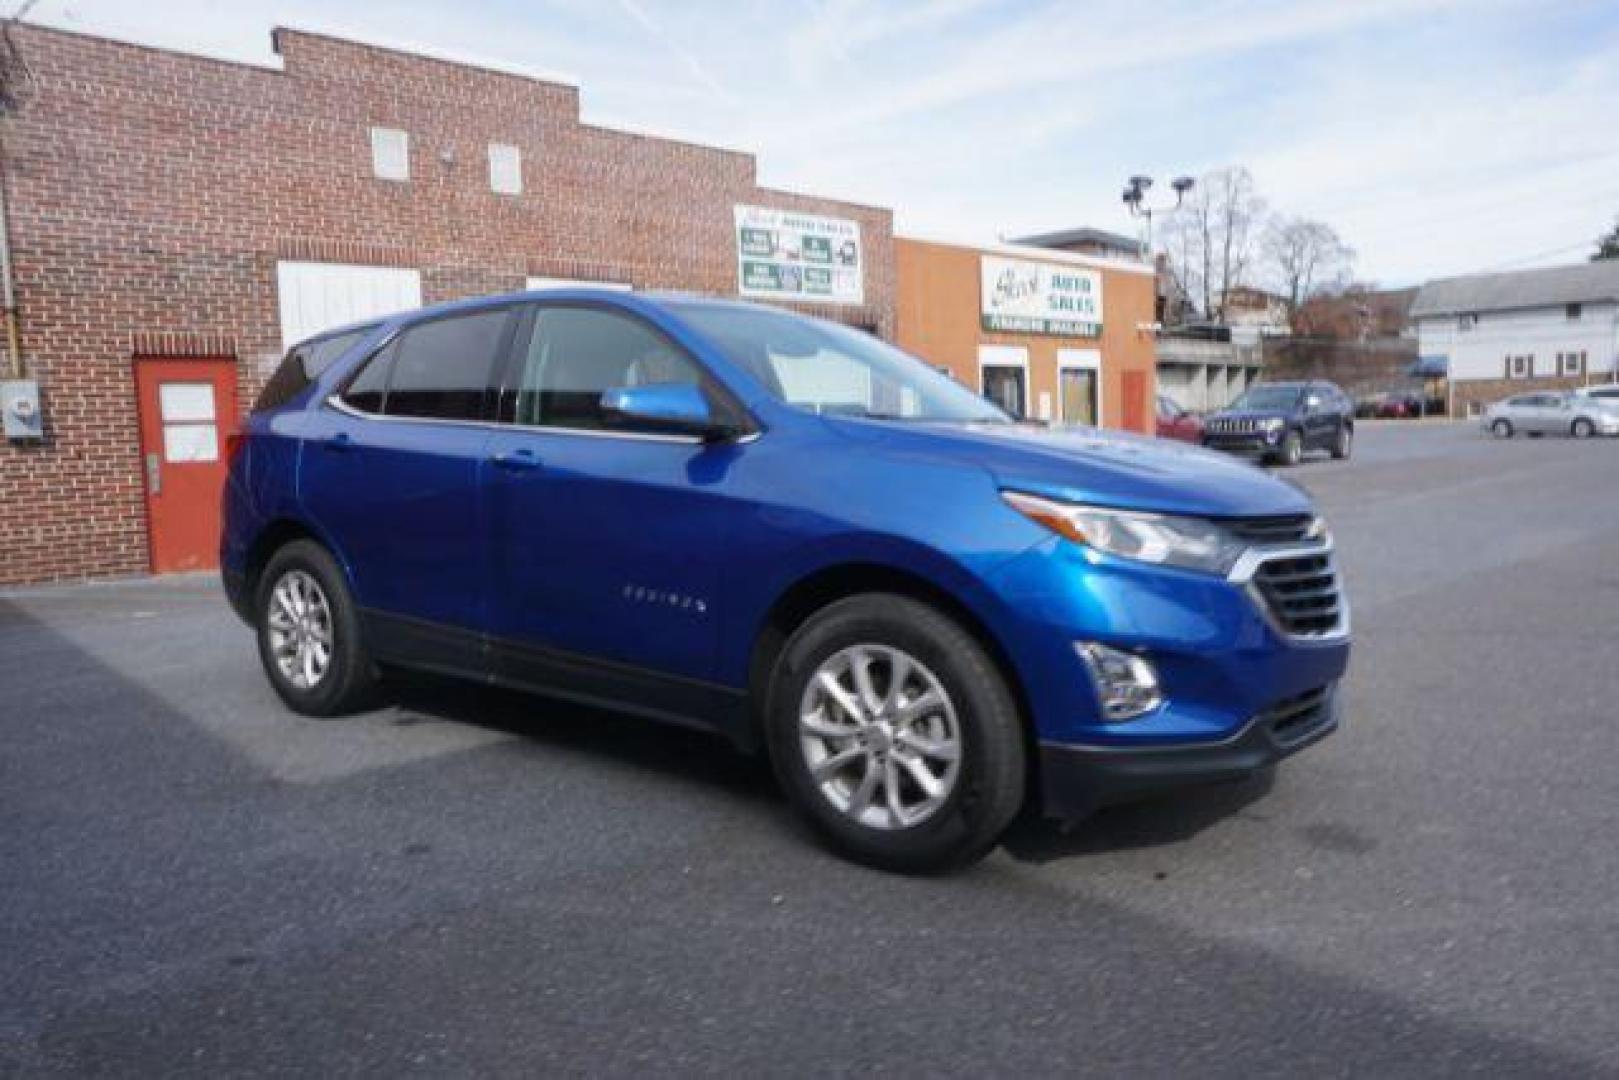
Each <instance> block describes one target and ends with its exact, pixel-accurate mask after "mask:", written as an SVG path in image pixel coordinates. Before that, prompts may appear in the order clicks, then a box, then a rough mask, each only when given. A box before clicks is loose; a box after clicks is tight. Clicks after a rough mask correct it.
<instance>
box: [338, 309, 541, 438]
mask: <svg viewBox="0 0 1619 1080" xmlns="http://www.w3.org/2000/svg"><path fill="white" fill-rule="evenodd" d="M514 317H515V316H514V315H513V309H512V308H497V309H495V310H491V311H477V312H473V313H471V314H469V315H455V316H451V317H449V318H443V319H434V320H432V321H431V322H425V323H420V324H417V325H415V326H411V327H409V328H407V329H406V330H404V331H402V332H401V333H400V334H399V336H398V337H396V338H395V339H394V340H393V341H392V342H391V343H389V345H388V346H387V347H386V348H385V349H383V350H382V351H380V352H379V353H377V354H376V356H374V357H372V358H371V360H370V361H369V362H367V363H366V365H365V366H364V367H363V368H361V369H360V371H359V373H358V374H357V375H356V376H355V377H354V379H353V380H352V381H351V382H350V383H349V385H348V387H347V388H346V389H345V390H344V391H343V395H342V398H343V402H344V404H346V405H348V406H350V407H351V408H355V409H359V410H360V411H362V412H368V413H381V414H383V415H385V416H399V417H412V418H417V419H432V420H481V419H483V418H484V416H485V403H486V401H487V400H488V399H489V397H490V395H491V392H492V391H491V379H492V378H493V376H494V372H495V367H496V361H497V360H498V359H499V357H500V355H501V352H502V350H503V349H504V347H505V345H506V342H507V340H508V334H509V332H510V330H511V325H512V322H513V320H514Z"/></svg>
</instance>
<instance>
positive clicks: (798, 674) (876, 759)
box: [764, 593, 1025, 873]
mask: <svg viewBox="0 0 1619 1080" xmlns="http://www.w3.org/2000/svg"><path fill="white" fill-rule="evenodd" d="M764 722H765V726H766V732H765V735H766V741H767V743H768V745H769V748H770V760H771V764H772V766H773V767H774V769H775V772H776V777H777V779H778V780H779V782H780V783H781V786H782V789H783V790H784V791H785V792H786V794H787V798H788V801H789V802H790V803H791V804H792V806H793V808H794V809H795V810H796V811H797V812H798V813H799V815H800V816H801V817H803V818H804V820H806V821H807V822H808V823H809V824H810V826H811V827H812V828H814V829H815V831H816V832H817V833H819V834H820V835H821V837H823V838H824V839H825V840H826V841H827V842H828V843H829V844H830V845H831V846H832V847H833V848H834V849H836V850H837V851H839V852H841V853H842V854H844V855H846V856H848V857H849V858H852V859H854V860H856V861H858V862H863V863H866V864H868V865H871V866H876V867H879V868H881V869H885V870H893V871H898V872H901V873H936V872H939V871H944V870H950V869H954V868H957V867H961V866H965V865H967V864H969V863H972V862H974V861H976V860H977V859H979V858H981V857H982V856H983V855H984V854H985V853H986V852H988V851H989V849H990V848H992V847H993V846H994V845H995V843H996V842H997V841H998V840H999V839H1000V836H1001V833H1002V832H1003V831H1005V829H1006V826H1007V825H1008V824H1010V822H1011V820H1012V818H1013V817H1014V816H1016V814H1017V812H1018V810H1019V809H1020V808H1021V807H1022V805H1023V796H1024V768H1025V753H1024V742H1023V726H1022V722H1021V720H1020V718H1019V715H1018V710H1017V705H1016V702H1015V701H1014V700H1013V697H1012V693H1011V691H1010V689H1009V688H1008V687H1007V685H1006V682H1005V680H1004V679H1003V678H1002V677H1001V673H1000V671H999V669H998V668H997V667H996V666H995V664H994V662H993V661H992V660H991V659H990V658H989V656H988V655H987V654H986V653H985V651H984V649H983V647H982V646H980V645H979V643H978V641H977V640H976V639H975V638H974V637H973V636H972V635H971V634H969V633H968V632H967V631H966V630H964V629H963V628H962V627H961V626H960V625H959V624H957V623H956V622H955V621H954V620H952V619H950V618H949V617H947V616H945V615H944V614H942V613H941V612H939V611H938V610H937V609H935V608H933V607H930V606H928V605H927V604H923V603H920V602H918V601H916V600H912V599H910V598H908V597H904V596H898V595H892V594H882V593H870V594H866V595H862V596H855V597H850V598H849V599H846V600H840V601H838V602H836V603H834V604H831V605H829V606H827V607H826V608H824V609H822V610H821V611H820V612H818V613H816V614H815V615H813V616H812V617H811V618H810V619H809V620H808V621H806V622H805V623H804V625H803V626H801V627H800V628H799V629H798V631H797V632H796V633H794V634H793V636H792V638H791V639H790V640H789V641H788V642H787V645H786V647H785V648H784V649H783V650H782V654H781V657H780V659H779V660H778V661H777V665H776V671H775V674H774V676H773V678H772V679H771V688H770V693H769V697H768V701H767V704H766V711H765V721H764Z"/></svg>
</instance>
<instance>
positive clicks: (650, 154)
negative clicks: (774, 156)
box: [0, 26, 895, 584]
mask: <svg viewBox="0 0 1619 1080" xmlns="http://www.w3.org/2000/svg"><path fill="white" fill-rule="evenodd" d="M13 37H14V40H15V43H16V46H17V49H18V51H19V53H20V55H21V58H22V60H23V62H24V63H25V64H26V67H27V69H28V71H29V73H30V75H31V80H30V82H29V84H28V85H27V86H26V87H25V88H24V94H23V100H22V102H21V105H20V107H19V108H18V109H17V111H16V112H15V113H13V114H12V115H10V116H8V117H6V118H5V119H4V121H0V138H3V148H4V159H3V167H4V177H3V180H4V185H5V195H6V201H7V212H8V218H9V225H10V233H11V249H12V257H13V261H14V266H15V277H16V285H17V290H18V293H17V310H18V315H19V319H20V328H21V352H22V359H23V361H24V365H25V374H26V377H27V378H28V379H29V380H32V381H37V383H38V385H39V390H40V395H41V399H42V403H43V416H44V437H43V438H42V439H39V440H33V441H24V442H7V443H0V491H3V492H4V495H5V502H6V505H5V509H4V510H0V584H10V583H17V582H28V581H42V580H52V579H63V578H77V577H88V576H97V575H110V574H129V573H140V572H143V571H146V570H148V569H149V568H151V566H152V564H153V555H152V551H151V546H150V544H149V533H148V529H149V518H150V516H151V515H152V513H153V499H154V497H158V498H160V497H162V495H161V492H153V491H150V490H148V481H147V477H148V476H153V477H156V476H160V475H161V474H162V473H161V470H162V469H163V468H165V467H166V464H167V462H169V461H171V460H192V461H196V460H205V459H207V456H208V454H209V453H211V452H212V453H215V454H217V453H218V452H219V449H218V446H219V443H220V442H222V440H223V434H222V431H228V429H229V426H230V425H231V424H233V423H234V419H235V418H234V416H233V415H232V413H234V412H235V402H236V401H240V402H250V401H251V400H252V397H253V394H254V393H255V392H256V389H257V386H258V384H259V383H260V382H261V381H262V380H263V379H264V378H265V377H266V375H267V374H268V372H269V370H270V369H272V368H273V367H274V365H275V363H276V361H277V360H278V359H279V357H280V355H281V353H282V350H283V349H284V347H285V346H286V345H287V344H288V343H289V340H290V339H292V338H296V337H300V336H304V335H306V334H308V333H312V332H314V331H315V330H318V329H321V328H323V327H324V326H329V325H333V324H335V323H338V322H344V321H351V320H353V319H357V318H363V317H369V316H372V315H376V314H381V313H383V312H384V311H385V310H395V309H398V308H400V307H404V306H411V305H413V304H415V303H434V302H437V301H441V300H448V299H453V298H457V297H462V296H467V295H473V294H480V293H495V292H507V291H513V290H518V289H522V288H524V287H525V285H531V284H535V285H537V284H541V283H543V281H544V280H545V279H567V280H587V281H599V282H613V283H621V284H624V285H631V286H634V287H638V288H662V289H679V290H685V291H692V292H701V293H711V294H724V295H736V294H738V293H739V292H742V293H745V294H746V295H749V296H765V297H767V298H768V297H769V296H770V295H771V294H772V290H774V293H775V295H776V296H777V298H778V299H782V300H783V302H789V303H790V306H793V307H795V308H797V309H799V310H807V311H810V312H812V313H816V314H822V315H826V316H829V317H832V318H836V319H839V320H841V321H844V322H848V323H850V324H853V325H857V326H862V327H864V328H867V329H869V330H871V331H873V332H875V333H878V334H880V335H883V336H885V337H892V336H893V335H894V332H895V318H894V295H895V286H894V279H893V265H894V261H893V250H892V218H891V214H890V213H889V211H887V210H884V209H877V208H873V207H866V206H858V205H852V204H848V203H841V202H832V201H828V200H823V199H815V198H810V197H807V196H802V195H796V194H791V193H788V192H782V191H774V190H769V189H765V188H761V187H759V186H758V184H757V180H756V169H755V161H754V158H753V157H752V156H750V155H748V154H744V153H737V152H733V151H728V150H721V149H714V148H709V147H704V146H697V145H692V144H689V143H684V142H678V141H672V140H667V139H659V138H649V137H645V136H642V135H636V134H629V133H625V132H619V131H613V130H609V129H606V128H602V127H597V126H593V125H590V124H587V123H583V122H581V120H580V115H579V92H578V90H577V88H575V87H573V86H569V85H565V84H561V83H556V82H549V81H544V80H538V79H533V78H526V77H521V76H518V75H514V74H509V73H503V72H499V71H494V70H489V69H486V68H480V67H475V66H470V65H467V64H462V63H457V62H451V61H446V60H441V59H434V58H429V57H424V56H419V55H413V54H409V53H403V52H399V51H395V50H391V49H385V48H378V47H374V46H369V45H364V44H360V43H356V42H352V41H346V40H341V39H336V38H332V37H327V36H323V35H318V34H311V33H305V32H300V31H294V30H284V29H283V30H278V31H276V32H275V38H274V40H275V46H276V50H277V52H278V53H279V55H280V59H281V64H280V66H279V67H278V68H268V67H258V66H252V65H244V64H239V63H230V62H223V61H217V60H212V59H207V58H203V57H198V56H191V55H185V54H179V53H174V52H168V51H163V50H158V49H152V48H145V47H140V46H135V45H129V44H124V43H120V42H115V41H110V40H106V39H102V38H96V37H90V36H84V35H79V34H73V33H67V32H62V31H56V30H46V29H41V28H35V27H28V26H19V27H17V28H16V29H15V30H14V31H13ZM783 214H785V215H788V217H789V218H792V217H793V216H795V215H796V216H798V217H799V218H802V219H804V220H809V221H812V222H820V223H824V224H827V225H828V226H829V227H834V226H835V227H836V228H837V229H838V230H840V233H839V235H840V236H843V237H848V238H850V239H846V240H844V241H843V246H842V247H841V248H839V249H837V256H838V265H839V266H840V267H842V269H839V270H836V271H833V270H827V271H820V270H816V269H803V268H781V273H779V274H777V273H776V269H773V268H772V267H771V266H770V265H767V264H765V263H753V262H749V261H748V256H749V252H748V251H746V250H740V251H739V247H740V246H741V245H739V237H740V236H744V235H751V236H754V237H757V236H759V235H761V234H760V233H759V231H758V230H759V228H760V227H761V222H762V223H763V225H764V226H766V227H768V226H769V225H770V223H771V222H772V221H773V220H775V219H776V218H778V217H780V216H781V215H783ZM745 225H746V226H748V227H747V228H745V227H744V226H745ZM806 250H807V247H806ZM793 254H794V257H795V258H796V257H798V252H797V249H796V247H795V248H794V252H793ZM743 270H746V271H747V276H746V279H745V280H746V282H747V285H746V286H745V287H744V284H743V282H744V274H743V272H742V271H743ZM817 274H824V275H825V276H824V277H816V276H815V275H817ZM833 274H836V275H838V277H837V280H836V281H834V280H833V276H832V275H833ZM772 275H774V276H772ZM811 293H815V294H816V295H817V296H821V295H823V294H824V296H825V299H805V297H807V296H809V295H810V294H811ZM161 365H167V366H161ZM188 365H189V366H188ZM210 365H212V367H211V368H210ZM210 369H211V370H223V371H225V372H226V373H227V378H228V380H229V382H230V383H231V384H232V385H233V387H234V391H235V392H234V394H230V393H225V392H220V393H218V394H216V395H215V399H214V400H213V401H212V402H209V401H207V400H205V398H206V394H204V395H203V397H202V398H200V399H199V398H196V397H195V395H192V396H188V395H187V394H186V393H181V392H179V391H176V392H175V393H174V394H168V393H167V392H166V391H165V392H164V393H162V394H154V395H152V396H151V400H147V398H146V397H139V398H138V395H137V381H138V379H139V377H140V375H141V372H142V371H143V370H151V371H166V372H173V371H180V372H185V371H188V370H195V371H197V372H203V371H206V370H210ZM12 376H13V373H11V372H7V373H6V377H7V378H11V377H12ZM199 378H200V376H199ZM203 385H204V382H195V383H193V384H191V386H190V388H191V389H195V388H196V387H200V386H203ZM157 389H158V390H162V389H163V387H162V386H161V385H159V386H158V387H157ZM170 389H173V388H172V387H171V388H170ZM186 389H187V386H181V387H180V390H186ZM232 398H234V401H233V400H232ZM143 409H144V410H145V411H147V412H150V413H152V415H144V416H143ZM143 421H144V424H145V427H146V429H147V435H146V437H145V440H144V442H143V435H142V425H143ZM215 427H217V428H219V429H222V431H221V430H213V428H215ZM154 433H155V434H154ZM176 448H178V450H177V452H178V453H179V454H180V457H179V458H169V457H166V456H165V455H166V454H167V453H169V451H171V450H175V449H176ZM186 455H191V456H190V457H187V456H186ZM149 468H151V469H153V470H157V471H155V472H149V471H148V469H149Z"/></svg>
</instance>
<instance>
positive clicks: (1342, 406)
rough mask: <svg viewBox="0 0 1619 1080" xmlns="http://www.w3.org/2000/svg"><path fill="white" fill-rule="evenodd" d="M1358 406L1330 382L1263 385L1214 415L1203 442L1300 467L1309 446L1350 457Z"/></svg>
mask: <svg viewBox="0 0 1619 1080" xmlns="http://www.w3.org/2000/svg"><path fill="white" fill-rule="evenodd" d="M1354 441H1355V406H1354V403H1353V402H1351V401H1350V400H1349V398H1347V397H1346V396H1344V392H1343V391H1342V390H1339V389H1338V388H1337V387H1336V386H1334V385H1332V383H1329V382H1276V383H1260V384H1259V385H1257V386H1250V387H1249V388H1248V390H1247V391H1246V392H1245V393H1244V394H1243V395H1242V396H1241V397H1239V398H1238V399H1237V400H1236V401H1233V402H1232V403H1231V404H1230V405H1228V406H1226V407H1225V408H1224V409H1221V410H1220V411H1219V412H1217V413H1214V414H1213V415H1211V416H1210V417H1209V418H1208V424H1207V425H1206V427H1205V428H1204V432H1203V445H1205V446H1211V447H1213V448H1214V449H1216V450H1225V451H1227V452H1229V453H1233V454H1242V455H1245V456H1249V457H1256V458H1260V459H1262V460H1264V461H1277V462H1280V463H1281V464H1283V465H1297V464H1298V463H1299V460H1300V459H1301V458H1303V457H1304V454H1305V452H1306V451H1309V450H1325V451H1327V452H1328V453H1330V454H1331V455H1332V456H1333V457H1335V458H1346V457H1348V456H1349V451H1350V448H1351V446H1352V445H1353V443H1354Z"/></svg>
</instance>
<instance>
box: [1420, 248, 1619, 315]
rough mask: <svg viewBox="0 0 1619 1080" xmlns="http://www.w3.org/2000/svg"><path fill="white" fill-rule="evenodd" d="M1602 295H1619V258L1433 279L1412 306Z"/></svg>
mask: <svg viewBox="0 0 1619 1080" xmlns="http://www.w3.org/2000/svg"><path fill="white" fill-rule="evenodd" d="M1602 300H1619V259H1605V260H1602V261H1600V262H1588V263H1579V264H1577V265H1575V266H1550V267H1546V268H1545V269H1543V270H1515V271H1512V272H1511V273H1506V274H1469V275H1468V276H1466V277H1454V278H1441V279H1440V280H1438V281H1430V282H1428V283H1427V284H1426V285H1424V286H1423V287H1422V290H1421V291H1420V292H1418V293H1417V299H1416V301H1415V302H1414V303H1413V304H1412V305H1411V317H1412V318H1414V319H1420V318H1422V317H1423V316H1425V315H1455V314H1461V313H1464V312H1473V311H1507V310H1511V309H1513V308H1531V307H1555V306H1557V305H1559V304H1580V303H1593V302H1597V301H1602Z"/></svg>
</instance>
